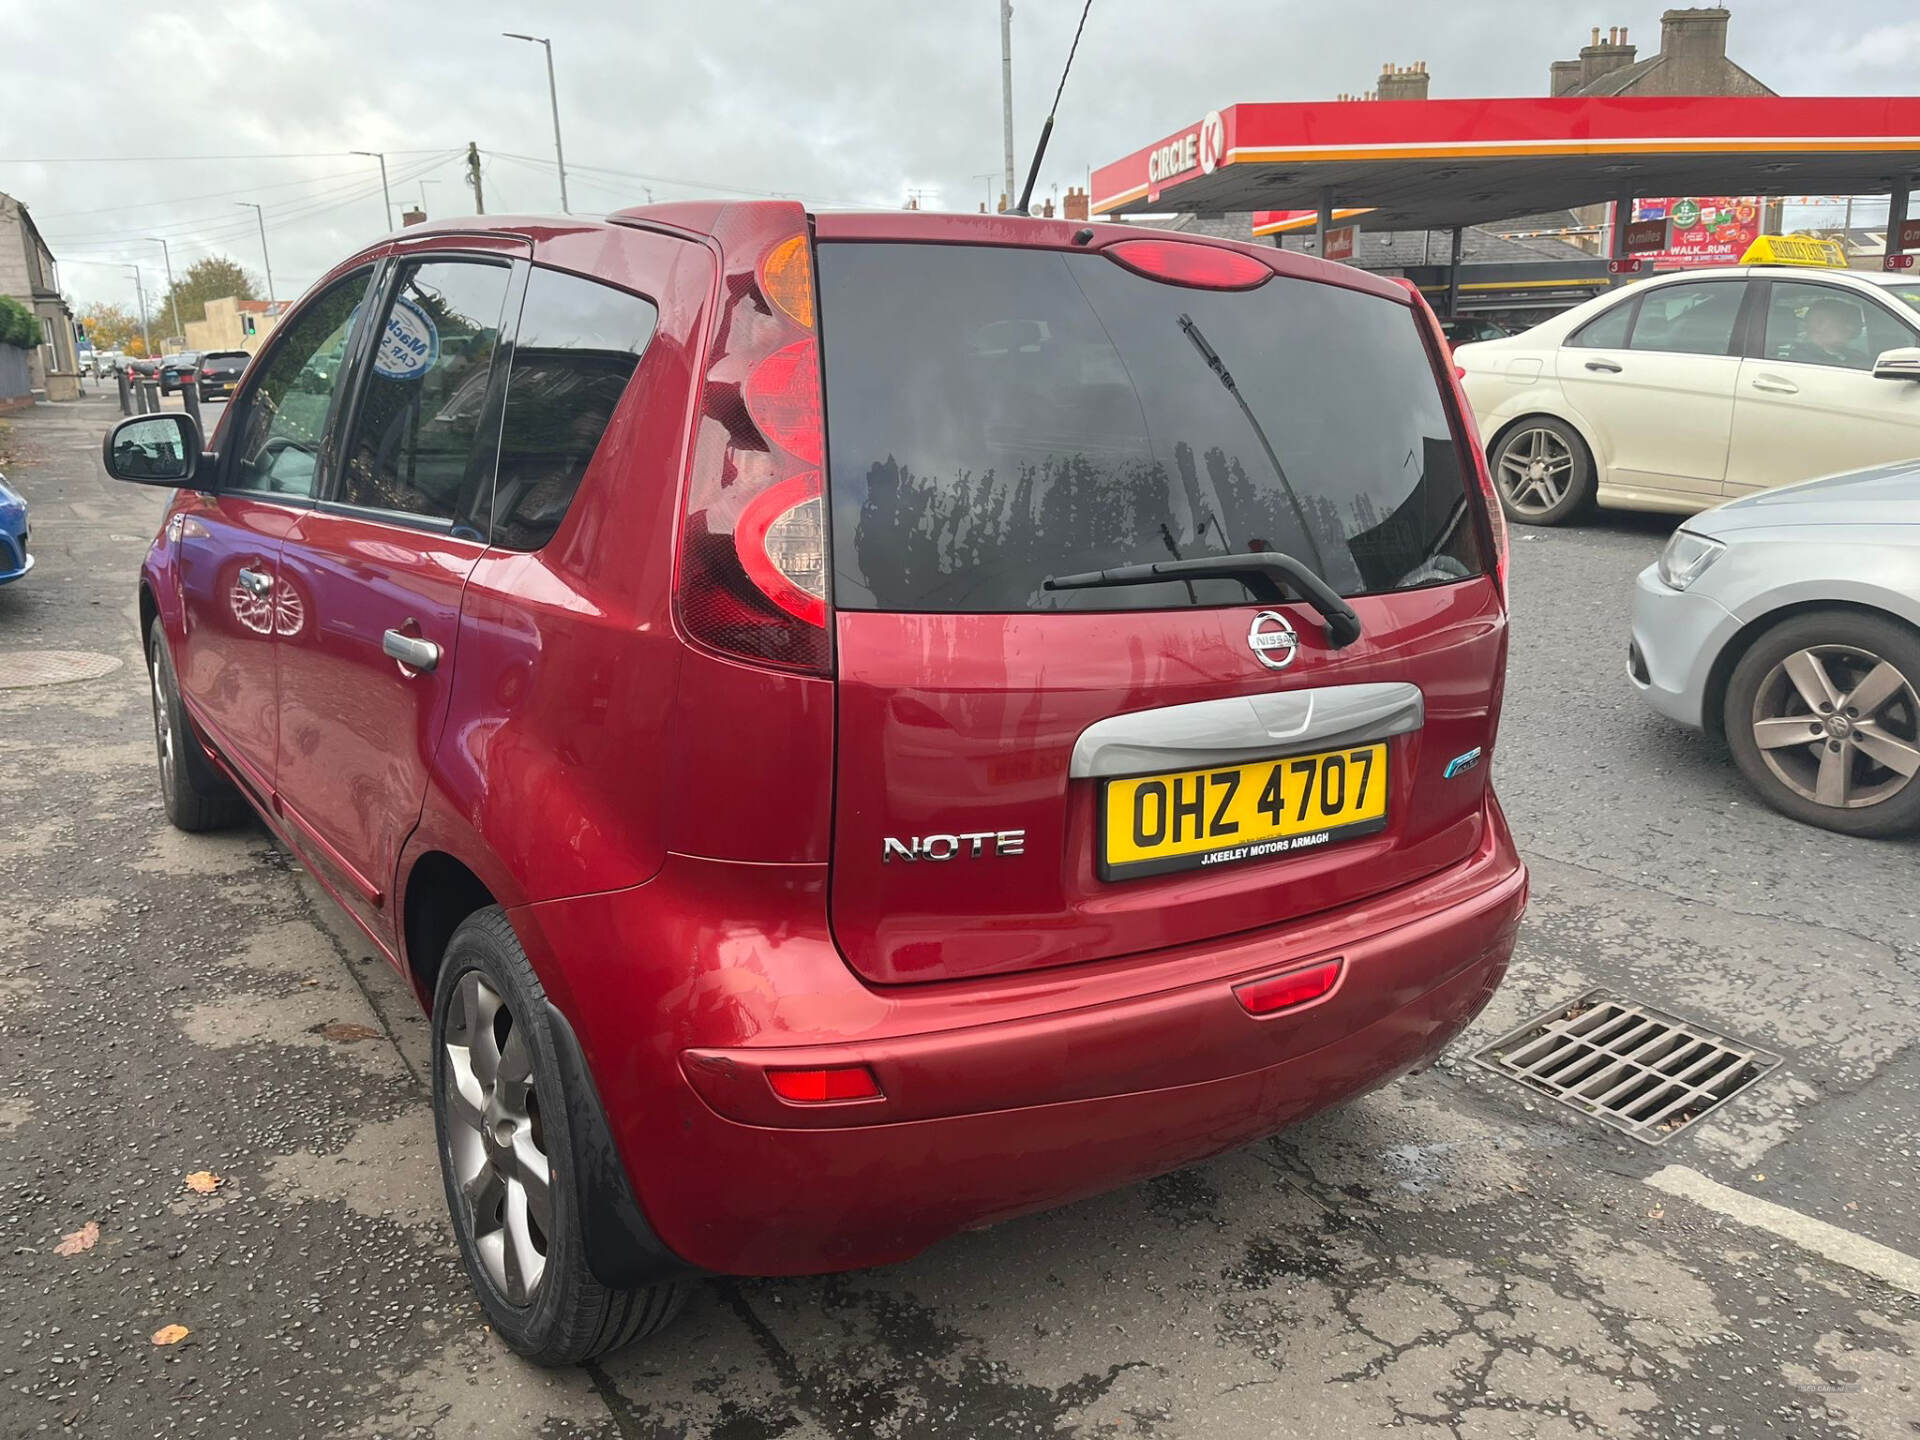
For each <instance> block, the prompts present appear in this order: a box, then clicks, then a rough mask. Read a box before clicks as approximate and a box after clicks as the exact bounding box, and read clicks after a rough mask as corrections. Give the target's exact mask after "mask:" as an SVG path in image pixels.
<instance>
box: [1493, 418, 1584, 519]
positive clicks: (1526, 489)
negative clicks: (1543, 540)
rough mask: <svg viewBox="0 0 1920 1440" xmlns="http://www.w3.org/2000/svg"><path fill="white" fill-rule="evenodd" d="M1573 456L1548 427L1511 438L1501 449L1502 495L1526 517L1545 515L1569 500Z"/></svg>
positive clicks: (1540, 427) (1535, 428)
mask: <svg viewBox="0 0 1920 1440" xmlns="http://www.w3.org/2000/svg"><path fill="white" fill-rule="evenodd" d="M1573 471H1574V456H1573V451H1572V449H1571V448H1569V447H1568V445H1567V442H1566V441H1565V440H1564V439H1562V438H1561V437H1560V436H1559V435H1558V434H1556V433H1555V432H1553V431H1552V430H1549V429H1547V428H1546V427H1545V426H1534V427H1533V428H1532V429H1528V430H1522V431H1520V432H1519V433H1518V434H1516V435H1513V436H1511V437H1509V438H1508V440H1507V442H1506V444H1504V445H1502V446H1501V447H1500V473H1499V476H1498V477H1497V478H1498V481H1499V485H1500V493H1501V495H1502V496H1503V497H1504V498H1505V500H1506V502H1507V504H1509V505H1510V506H1512V507H1513V508H1514V509H1515V510H1517V511H1519V512H1520V513H1521V514H1524V515H1542V514H1545V513H1546V512H1547V511H1549V510H1551V509H1552V508H1553V507H1554V506H1556V505H1558V504H1559V503H1560V502H1561V501H1563V500H1565V499H1566V498H1567V491H1568V490H1569V489H1570V488H1571V487H1572V485H1573Z"/></svg>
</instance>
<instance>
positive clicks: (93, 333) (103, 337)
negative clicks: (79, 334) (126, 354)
mask: <svg viewBox="0 0 1920 1440" xmlns="http://www.w3.org/2000/svg"><path fill="white" fill-rule="evenodd" d="M80 323H81V324H82V325H83V326H85V327H86V331H87V338H88V339H90V340H92V341H93V348H94V349H96V350H125V349H127V348H128V347H129V346H137V345H138V343H139V340H140V317H139V316H138V315H135V314H134V313H133V312H132V311H131V310H129V309H127V307H126V306H124V305H115V304H114V303H113V302H112V301H109V300H96V301H94V302H93V304H91V305H89V306H87V307H86V309H84V310H82V311H81V312H80Z"/></svg>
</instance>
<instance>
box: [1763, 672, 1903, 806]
mask: <svg viewBox="0 0 1920 1440" xmlns="http://www.w3.org/2000/svg"><path fill="white" fill-rule="evenodd" d="M1752 724H1753V743H1754V744H1755V745H1756V746H1757V747H1758V748H1759V751H1760V758H1761V759H1762V760H1763V761H1765V763H1766V766H1767V769H1768V770H1770V771H1772V772H1773V774H1774V776H1775V777H1776V778H1777V779H1778V780H1779V781H1780V783H1781V784H1783V785H1785V786H1786V787H1787V788H1788V789H1789V790H1791V791H1793V792H1794V793H1795V794H1796V795H1799V796H1801V797H1803V798H1804V799H1807V800H1811V801H1813V802H1814V803H1815V804H1816V805H1829V806H1833V807H1835V808H1837V809H1850V810H1857V809H1863V808H1865V807H1867V806H1870V805H1879V804H1882V803H1884V802H1885V801H1888V800H1891V799H1892V798H1893V797H1894V796H1895V795H1897V794H1899V793H1900V792H1901V791H1902V790H1904V789H1906V787H1907V786H1908V785H1910V784H1912V783H1913V778H1914V776H1915V775H1916V774H1920V694H1916V692H1915V690H1914V684H1913V681H1912V679H1910V678H1909V677H1908V676H1906V675H1904V674H1902V673H1901V671H1900V670H1899V668H1898V667H1897V666H1894V665H1892V664H1890V663H1888V662H1887V661H1885V660H1882V659H1881V658H1880V657H1879V656H1878V655H1875V654H1874V653H1873V652H1872V651H1869V650H1863V649H1861V648H1859V647H1858V646H1854V645H1814V646H1809V647H1808V648H1807V649H1805V650H1796V651H1795V652H1794V653H1793V654H1791V655H1789V656H1787V657H1786V658H1785V659H1784V660H1782V661H1781V662H1780V663H1779V664H1778V665H1775V666H1774V667H1773V669H1771V670H1769V671H1768V672H1767V676H1766V678H1765V679H1764V680H1762V681H1761V682H1760V689H1759V692H1758V693H1757V694H1756V695H1755V696H1754V700H1753V718H1752Z"/></svg>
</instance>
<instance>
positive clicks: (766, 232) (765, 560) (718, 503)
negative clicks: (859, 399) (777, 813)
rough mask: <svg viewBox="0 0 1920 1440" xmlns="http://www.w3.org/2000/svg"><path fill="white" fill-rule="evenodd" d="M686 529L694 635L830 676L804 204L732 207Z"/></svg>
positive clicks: (719, 229) (815, 352) (685, 622)
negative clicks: (802, 205)
mask: <svg viewBox="0 0 1920 1440" xmlns="http://www.w3.org/2000/svg"><path fill="white" fill-rule="evenodd" d="M714 236H715V238H716V239H717V240H718V241H719V242H720V245H721V250H722V254H723V255H724V257H725V258H724V260H723V262H722V263H723V265H724V266H725V268H726V273H725V276H724V283H723V285H722V289H721V299H720V306H721V313H720V314H719V315H718V316H717V317H716V318H715V321H714V325H713V331H712V334H713V339H712V342H711V346H710V349H709V352H708V360H707V373H706V382H705V387H704V392H703V396H702V402H701V415H700V433H699V438H698V441H697V443H696V445H695V449H694V458H693V469H692V472H691V474H690V476H689V479H688V484H687V498H686V510H685V513H684V515H683V516H682V518H681V529H680V555H679V570H678V577H677V581H676V594H677V598H678V606H679V615H680V623H681V625H682V626H683V627H684V628H685V630H686V632H687V634H688V635H689V636H691V637H692V638H693V639H695V640H697V641H699V642H700V643H702V644H704V645H707V646H710V647H711V648H713V649H715V650H719V651H723V652H725V653H726V654H729V655H736V656H739V657H740V658H742V659H747V660H753V661H758V662H761V663H765V664H772V665H778V666H781V667H782V668H785V669H792V670H800V671H806V672H810V673H814V674H825V673H827V671H828V669H829V668H830V663H831V656H832V650H831V645H830V641H829V634H828V630H827V515H826V498H825V486H824V485H823V483H822V479H821V476H822V467H823V466H824V465H825V463H826V411H825V408H824V406H823V404H822V400H821V391H820V342H819V336H818V333H817V330H816V326H815V323H814V321H815V316H814V288H813V258H812V254H811V247H810V244H809V240H808V236H807V233H806V213H805V212H804V211H803V210H802V209H801V208H800V207H799V206H798V205H794V204H791V203H782V202H768V203H755V204H742V205H737V206H731V207H729V208H728V209H727V210H726V211H725V212H724V213H723V214H722V216H721V217H720V220H719V221H718V223H716V225H715V226H714Z"/></svg>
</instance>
